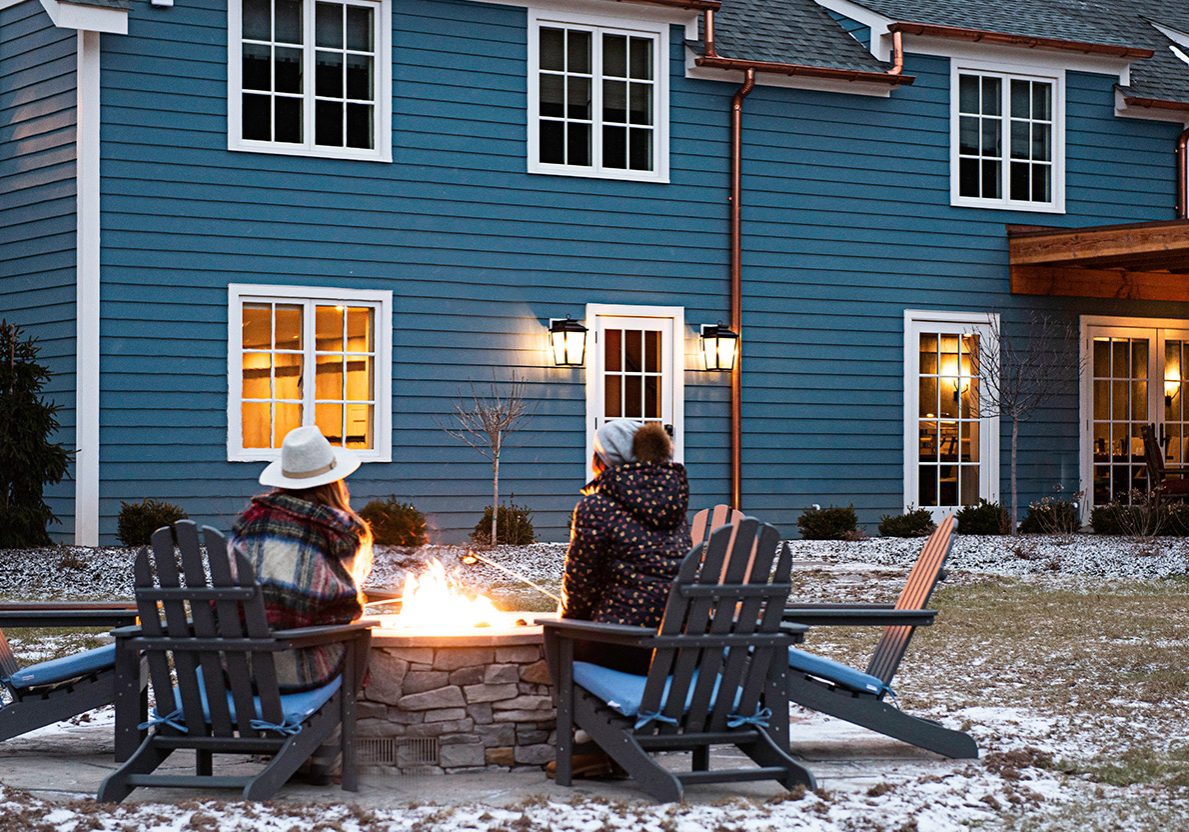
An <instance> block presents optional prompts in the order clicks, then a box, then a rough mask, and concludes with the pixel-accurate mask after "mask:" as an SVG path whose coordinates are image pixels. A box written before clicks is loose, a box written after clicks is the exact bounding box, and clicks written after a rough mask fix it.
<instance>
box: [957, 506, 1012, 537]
mask: <svg viewBox="0 0 1189 832" xmlns="http://www.w3.org/2000/svg"><path fill="white" fill-rule="evenodd" d="M1010 531H1011V519H1010V518H1009V517H1008V515H1007V509H1005V508H1004V507H1003V506H1001V505H999V503H988V502H987V501H986V500H979V501H978V505H973V506H963V507H962V508H960V509H958V528H957V532H958V534H1007V533H1009V532H1010Z"/></svg>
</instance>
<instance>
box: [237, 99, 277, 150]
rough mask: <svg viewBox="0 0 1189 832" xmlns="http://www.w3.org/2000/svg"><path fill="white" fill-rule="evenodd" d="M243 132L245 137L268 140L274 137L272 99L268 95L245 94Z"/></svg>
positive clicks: (254, 139)
mask: <svg viewBox="0 0 1189 832" xmlns="http://www.w3.org/2000/svg"><path fill="white" fill-rule="evenodd" d="M242 129H243V134H244V138H245V139H250V140H252V141H260V142H266V141H268V140H269V139H271V138H272V99H271V98H269V97H268V96H267V95H244V97H243V128H242Z"/></svg>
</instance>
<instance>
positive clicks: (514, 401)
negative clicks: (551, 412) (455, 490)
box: [445, 373, 528, 546]
mask: <svg viewBox="0 0 1189 832" xmlns="http://www.w3.org/2000/svg"><path fill="white" fill-rule="evenodd" d="M524 391H525V381H524V379H523V378H520V377H517V376H516V375H515V374H513V376H512V379H511V381H509V382H507V383H506V385H500V384H499V383H498V382H497V381H496V380H495V377H494V373H493V375H492V381H491V384H490V385H489V386H488V388H487V391H486V394H485V395H484V394H481V393H480V391H479V390H478V388H476V387H475V386H474V385H471V395H470V396H469V397H468V396H460V398H459V400H458V401H457V402H455V404H454V418H455V420H456V422H457V426H454V427H447V428H445V431H446V433H448V434H449V435H450V436H453V437H454V438H455V439H458V440H459V441H461V442H465V443H466V444H467V445H469V446H471V447H472V448H474V449H475V450H476V451H478V452H479V453H480V454H482V455H483V457H484V458H485V459H487V460H488V461H489V462H491V544H492V545H493V546H494V545H495V544H496V542H497V541H498V537H497V536H496V533H497V531H498V529H497V525H498V518H499V513H500V458H501V456H502V454H503V452H504V449H505V448H506V447H507V446H508V437H509V436H511V435H512V434H513V433H515V432H516V431H517V430H518V429H519V428H520V427H521V426H522V425H521V422H522V421H523V420H524V418H525V417H527V416H528V403H527V402H526V401H525V399H524Z"/></svg>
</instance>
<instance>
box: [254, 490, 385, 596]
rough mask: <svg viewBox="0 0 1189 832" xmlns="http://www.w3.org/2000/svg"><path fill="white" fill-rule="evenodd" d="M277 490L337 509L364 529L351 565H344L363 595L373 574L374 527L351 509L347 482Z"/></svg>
mask: <svg viewBox="0 0 1189 832" xmlns="http://www.w3.org/2000/svg"><path fill="white" fill-rule="evenodd" d="M277 490H278V491H280V492H281V493H282V494H288V495H290V496H293V497H296V498H297V499H299V500H305V501H306V502H308V503H314V504H315V505H320V506H330V507H331V508H337V509H338V510H339V511H341V512H343V513H344V514H346V515H347V516H348V517H350V518H351V519H352V520H354V521H355V522H356V523H358V524H359V527H360V528H361V529H362V531H361V532H360V533H359V548H358V549H357V550H356V551H355V557H354V558H352V561H351V563H349V564H344V565H345V566H346V567H347V571H348V572H350V573H351V575H352V577H354V579H355V585H356V586H357V587H359V591H360V593H361V594H362V592H363V582H364V581H366V580H367V576H368V575H370V574H371V572H372V559H373V553H372V527H371V526H369V525H368V522H367V521H366V520H364V519H363V518H362V517H360V516H359V514H358V513H357V512H356V511H355V509H353V508H351V492H350V491H349V490H348V489H347V481H346V480H335V481H334V482H328V483H326V484H325V485H318V486H315V487H313V488H279V489H277Z"/></svg>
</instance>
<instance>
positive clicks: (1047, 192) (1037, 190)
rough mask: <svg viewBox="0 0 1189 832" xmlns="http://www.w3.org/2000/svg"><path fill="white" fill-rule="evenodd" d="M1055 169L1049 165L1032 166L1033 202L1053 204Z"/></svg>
mask: <svg viewBox="0 0 1189 832" xmlns="http://www.w3.org/2000/svg"><path fill="white" fill-rule="evenodd" d="M1052 173H1053V169H1052V168H1051V167H1049V166H1048V165H1033V166H1032V201H1033V202H1051V201H1052V199H1053V194H1052Z"/></svg>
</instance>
